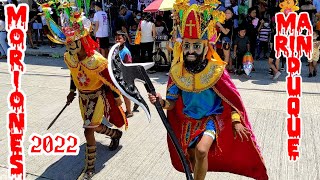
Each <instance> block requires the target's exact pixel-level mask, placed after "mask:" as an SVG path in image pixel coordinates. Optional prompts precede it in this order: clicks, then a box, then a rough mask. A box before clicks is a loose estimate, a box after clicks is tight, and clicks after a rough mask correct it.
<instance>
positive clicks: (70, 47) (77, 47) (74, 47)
mask: <svg viewBox="0 0 320 180" xmlns="http://www.w3.org/2000/svg"><path fill="white" fill-rule="evenodd" d="M66 50H67V51H68V52H69V53H70V54H71V55H75V54H77V53H79V52H80V51H81V41H80V40H77V41H73V42H70V43H68V44H67V45H66Z"/></svg>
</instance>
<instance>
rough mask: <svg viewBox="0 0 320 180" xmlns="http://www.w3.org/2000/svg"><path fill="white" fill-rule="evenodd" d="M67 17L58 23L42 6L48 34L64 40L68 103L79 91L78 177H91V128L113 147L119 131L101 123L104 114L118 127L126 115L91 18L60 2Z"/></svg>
mask: <svg viewBox="0 0 320 180" xmlns="http://www.w3.org/2000/svg"><path fill="white" fill-rule="evenodd" d="M61 7H62V8H64V10H65V12H66V13H65V14H66V15H68V16H69V17H68V18H66V19H65V22H62V25H63V26H62V27H59V26H58V25H57V24H56V23H55V22H54V21H53V20H52V19H51V18H50V13H49V11H48V10H47V9H45V8H44V9H45V11H44V12H45V13H46V20H47V24H48V26H49V29H50V31H51V32H52V35H53V36H50V35H48V38H49V39H50V40H51V41H53V42H55V43H59V44H65V45H66V49H67V52H66V53H65V54H64V61H65V63H66V65H67V66H68V68H69V70H70V73H71V86H70V93H69V95H68V96H67V103H68V104H70V103H71V102H72V101H73V99H74V98H75V95H76V94H75V91H76V90H78V92H79V106H80V110H81V116H82V119H83V128H84V134H85V137H86V140H87V144H86V151H85V167H84V169H83V171H82V173H81V174H80V176H79V178H78V179H81V180H82V179H91V178H92V176H93V175H94V173H95V161H96V140H95V137H94V132H97V133H100V134H105V135H107V136H109V137H110V138H111V144H110V146H109V149H110V150H111V151H113V150H116V149H117V148H118V146H119V141H120V138H121V136H122V131H121V130H119V129H112V128H110V127H108V126H106V125H104V124H102V118H103V116H105V117H106V119H107V120H109V122H110V123H112V124H113V125H115V126H116V127H117V128H121V127H123V126H125V129H127V126H128V124H127V119H126V116H125V114H124V112H123V110H122V108H121V104H122V101H121V99H120V96H121V94H120V91H119V90H118V89H117V88H116V87H115V86H114V84H113V82H112V81H111V78H110V76H109V72H108V69H107V68H108V60H107V59H105V58H104V57H103V56H102V55H101V54H99V53H98V52H96V51H95V49H96V48H97V47H98V46H97V43H96V42H95V41H94V40H93V39H92V38H91V37H90V35H89V34H90V31H91V30H92V29H91V22H90V20H89V19H87V18H86V17H84V16H83V13H82V11H81V10H78V8H77V7H70V6H69V5H68V4H67V5H65V4H62V5H61Z"/></svg>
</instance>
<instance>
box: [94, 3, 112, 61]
mask: <svg viewBox="0 0 320 180" xmlns="http://www.w3.org/2000/svg"><path fill="white" fill-rule="evenodd" d="M95 10H96V13H95V14H94V17H93V24H94V30H93V32H94V35H95V37H96V41H97V43H98V44H99V51H100V53H101V54H102V56H103V57H105V58H107V56H108V53H109V23H108V15H107V13H106V12H104V11H103V10H102V2H100V1H96V2H95Z"/></svg>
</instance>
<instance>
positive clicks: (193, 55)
mask: <svg viewBox="0 0 320 180" xmlns="http://www.w3.org/2000/svg"><path fill="white" fill-rule="evenodd" d="M207 43H208V42H207V41H206V40H201V39H187V38H186V39H184V40H183V42H182V49H183V60H184V65H185V67H186V69H187V70H188V71H191V72H193V73H197V72H199V71H201V70H203V68H204V67H205V65H206V63H205V60H206V58H205V57H206V55H207V52H208V46H207Z"/></svg>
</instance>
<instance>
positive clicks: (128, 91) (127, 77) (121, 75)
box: [108, 43, 193, 180]
mask: <svg viewBox="0 0 320 180" xmlns="http://www.w3.org/2000/svg"><path fill="white" fill-rule="evenodd" d="M119 46H120V44H119V43H117V44H115V45H114V46H113V47H112V48H111V50H110V52H109V55H108V70H109V74H110V77H111V79H112V81H113V83H114V84H115V86H116V87H117V88H118V89H119V90H120V91H121V93H122V94H123V95H124V96H126V97H127V98H129V99H130V100H131V101H133V102H135V103H136V104H138V105H139V106H141V107H142V109H143V110H144V111H145V113H146V114H147V117H148V119H149V120H150V119H151V115H150V110H149V108H148V105H147V104H146V102H145V101H144V99H143V98H142V97H141V95H140V93H139V91H138V89H137V87H136V86H135V84H134V81H135V80H138V81H141V82H142V83H143V84H144V87H145V88H146V90H147V92H148V93H151V94H154V95H155V94H156V92H155V88H154V86H153V84H152V82H151V80H150V79H149V76H148V75H147V73H146V69H148V68H150V67H152V66H153V65H154V63H140V64H136V63H134V64H123V62H122V61H121V59H120V56H119ZM155 107H156V109H157V111H158V113H159V115H160V118H161V120H162V122H163V124H164V126H165V128H166V129H167V132H168V134H169V137H170V138H171V140H172V142H173V144H174V146H175V148H176V150H177V152H178V154H179V157H180V160H181V162H182V165H183V168H184V171H185V173H186V177H187V180H193V177H192V175H191V171H190V167H189V165H188V163H187V159H186V157H185V155H184V153H183V151H182V148H181V146H180V144H179V142H178V139H177V137H176V136H175V134H174V132H173V130H172V127H171V126H170V124H169V121H168V119H167V117H166V115H165V113H164V111H163V109H162V107H161V104H160V102H159V100H157V101H156V103H155Z"/></svg>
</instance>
